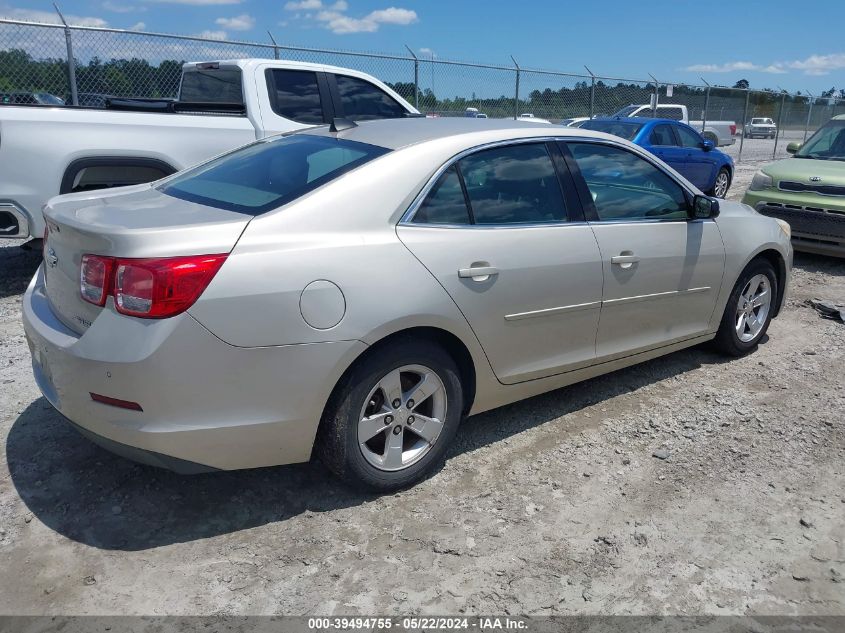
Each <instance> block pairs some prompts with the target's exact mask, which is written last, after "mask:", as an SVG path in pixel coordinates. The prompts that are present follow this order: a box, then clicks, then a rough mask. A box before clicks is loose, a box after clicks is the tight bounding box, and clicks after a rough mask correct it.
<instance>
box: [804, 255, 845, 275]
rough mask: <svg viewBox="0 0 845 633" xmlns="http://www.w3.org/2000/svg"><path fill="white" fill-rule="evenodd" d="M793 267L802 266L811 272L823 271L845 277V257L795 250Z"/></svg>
mask: <svg viewBox="0 0 845 633" xmlns="http://www.w3.org/2000/svg"><path fill="white" fill-rule="evenodd" d="M792 266H793V268H800V269H801V270H805V271H807V272H811V273H822V274H825V275H832V276H834V277H845V258H842V257H831V256H828V255H815V254H812V253H804V252H801V251H795V253H794V255H793V260H792Z"/></svg>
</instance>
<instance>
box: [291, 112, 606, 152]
mask: <svg viewBox="0 0 845 633" xmlns="http://www.w3.org/2000/svg"><path fill="white" fill-rule="evenodd" d="M302 133H304V134H313V135H316V136H327V137H334V136H335V135H336V136H337V137H338V138H342V139H344V140H349V141H357V142H359V143H368V144H370V145H378V146H381V147H385V148H387V149H401V148H403V147H408V146H409V145H416V144H418V143H425V142H429V141H436V140H438V139H445V138H454V137H457V136H467V137H471V136H473V135H478V134H484V136H485V137H488V138H489V139H491V140H494V141H495V140H509V139H517V138H525V137H532V136H560V137H564V136H587V137H596V136H601V137H602V138H604V137H606V136H607V135H604V134H602V133H601V132H594V131H592V130H580V129H578V128H568V127H563V126H550V125H548V124H546V123H531V122H528V121H525V120H522V121H515V120H513V119H476V118H467V117H463V116H457V117H438V118H425V117H415V118H408V119H381V120H376V121H359V122H358V124H357V127H354V128H350V129H346V130H342V131H340V132H331V131H330V130H329V127H328V126H326V125H323V126H319V127H313V128H308V129H305V130H303V131H302ZM607 138H610V137H607ZM468 140H469V139H468Z"/></svg>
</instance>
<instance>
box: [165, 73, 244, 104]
mask: <svg viewBox="0 0 845 633" xmlns="http://www.w3.org/2000/svg"><path fill="white" fill-rule="evenodd" d="M179 101H183V102H188V103H240V104H243V102H244V94H243V90H242V89H241V69H240V68H209V69H202V70H186V71H185V72H184V73H183V74H182V87H181V89H180V90H179Z"/></svg>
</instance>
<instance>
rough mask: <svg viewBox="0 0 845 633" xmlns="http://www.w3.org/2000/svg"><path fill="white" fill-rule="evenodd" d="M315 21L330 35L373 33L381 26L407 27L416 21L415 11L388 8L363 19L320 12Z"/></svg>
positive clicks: (335, 12)
mask: <svg viewBox="0 0 845 633" xmlns="http://www.w3.org/2000/svg"><path fill="white" fill-rule="evenodd" d="M316 19H317V21H318V22H322V23H323V24H324V25H325V27H326V28H327V29H329V30H330V31H331V32H332V33H336V34H338V35H344V34H347V33H374V32H376V31H378V29H379V26H381V25H382V24H398V25H402V26H405V25H408V24H412V23H414V22H416V21H417V20H418V18H417V13H416V11H411V10H409V9H397V8H396V7H390V8H388V9H380V10H378V11H372V12H371V13H369V14H368V15H365V16H364V17H363V18H353V17H350V16H348V15H345V14H344V13H341V12H340V11H320V12H319V13H318V14H317V16H316Z"/></svg>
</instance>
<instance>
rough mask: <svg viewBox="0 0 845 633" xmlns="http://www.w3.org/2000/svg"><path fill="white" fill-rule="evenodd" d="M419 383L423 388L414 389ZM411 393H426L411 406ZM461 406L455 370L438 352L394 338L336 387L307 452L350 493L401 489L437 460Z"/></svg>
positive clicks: (427, 343)
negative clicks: (348, 487)
mask: <svg viewBox="0 0 845 633" xmlns="http://www.w3.org/2000/svg"><path fill="white" fill-rule="evenodd" d="M397 378H398V380H397ZM418 378H419V379H420V382H419V383H417V382H415V380H416V379H418ZM423 381H429V382H426V383H425V384H426V385H430V386H428V387H425V388H423V390H422V391H416V387H418V386H419V385H421V384H423ZM432 390H433V391H432ZM415 391H416V393H422V394H424V395H425V394H426V393H428V392H429V391H430V392H431V393H428V395H425V397H424V398H423V399H422V400H419V401H416V402H412V401H411V400H412V396H413V395H414V393H415ZM388 392H389V393H388ZM397 400H399V401H400V402H399V403H398V404H399V407H396V406H395V405H396V404H397V402H396V401H397ZM463 400H464V393H463V386H462V383H461V379H460V370H459V369H458V366H457V364H456V363H455V361H454V359H453V358H452V357H451V356H450V355H449V354H448V353H447V352H446V351H445V350H444V349H443V348H441V347H440V346H438V345H436V344H432V343H431V342H430V341H421V340H416V339H410V338H409V339H402V340H398V341H396V342H393V343H390V344H388V345H385V346H384V347H381V348H379V349H376V350H375V351H374V352H372V353H371V354H369V355H368V356H366V357H365V358H364V359H363V360H362V361H361V362H359V363H357V364H356V365H355V366H353V367H352V368H351V370H350V371H348V372H347V374H346V375H345V377H344V378H343V379H342V380H341V381H340V383H339V384H338V386H337V388H336V389H335V391H334V393H333V395H332V397H331V398H330V400H329V403H328V405H327V406H326V411H325V413H324V415H323V419H322V420H321V421H320V428H319V430H318V434H317V438H316V444H315V453H316V455H317V456H318V457H319V459H320V461H322V462H323V464H325V465H326V467H327V468H328V469H329V470H330V471H331V472H333V473H334V474H335V475H337V476H338V477H339V478H340V479H341V480H342V481H344V482H345V483H347V484H349V485H351V486H353V487H356V488H360V489H365V490H369V491H375V492H389V491H393V490H401V489H403V488H407V487H408V486H410V485H412V484H414V483H416V482H418V481H420V480H421V479H423V478H425V477H426V476H427V475H428V474H429V473H431V472H432V471H433V470H434V469H435V468H437V467H438V466H439V465H440V464H441V463H442V461H443V460H444V459H445V455H446V451H447V449H448V447H449V445H450V444H451V443H452V440H453V438H454V437H455V433H456V432H457V430H458V426H459V424H460V421H461V417H462V415H463V410H464V409H463ZM379 416H382V417H381V418H380V417H379ZM388 416H390V417H388ZM438 418H439V421H440V422H441V423H442V424H440V425H439V426H438V424H435V422H437V421H438ZM421 421H422V424H420V422H421ZM414 425H416V427H415V426H414ZM381 428H383V429H384V430H383V431H381V430H379V429H381ZM397 429H399V430H398V431H397ZM426 429H427V430H426ZM435 431H436V435H435ZM371 434H372V436H371V437H370V439H368V440H367V439H366V438H367V437H368V436H370V435H371ZM424 436H428V437H429V440H428V441H426V440H425V439H424ZM432 436H434V437H433V439H432ZM397 447H398V448H400V449H401V455H400V456H399V457H398V458H397V454H398V453H397ZM406 458H407V459H406ZM406 462H407V464H406Z"/></svg>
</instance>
